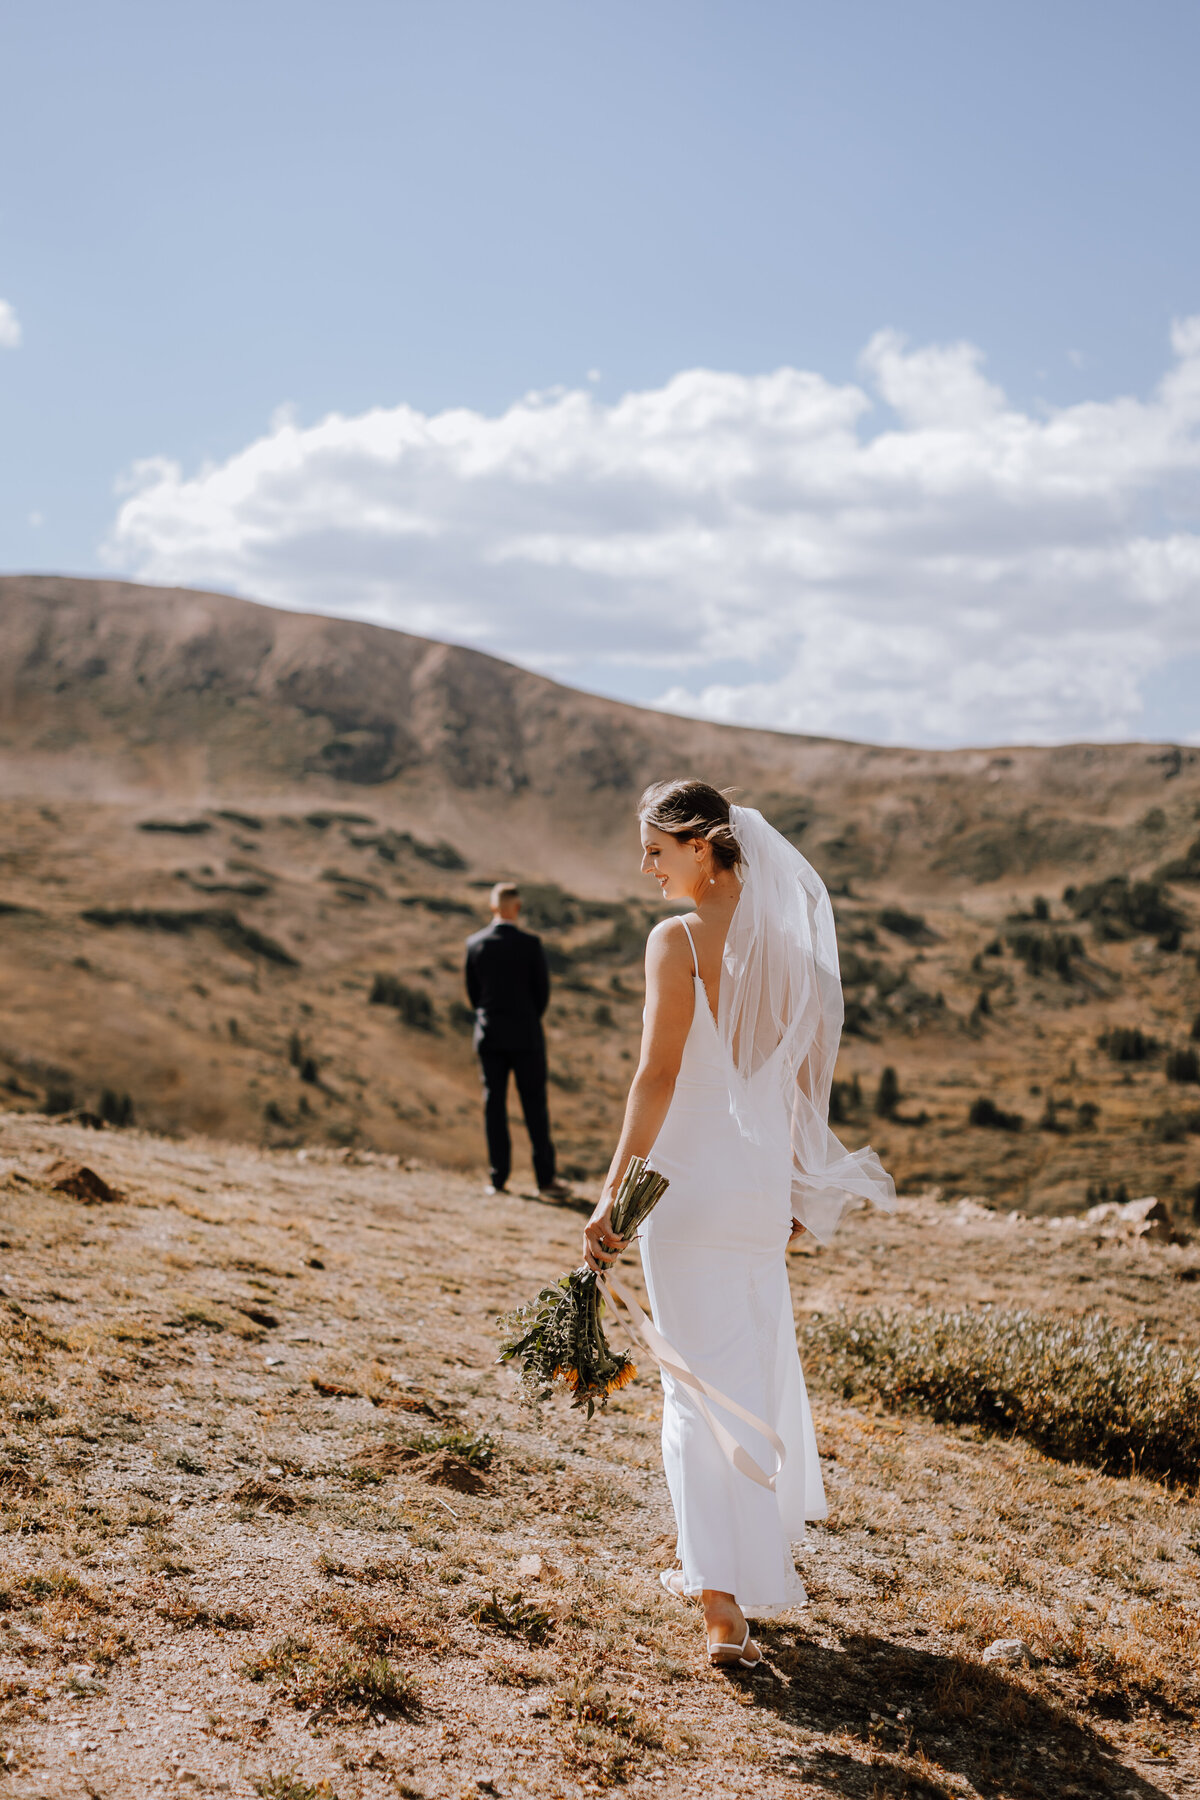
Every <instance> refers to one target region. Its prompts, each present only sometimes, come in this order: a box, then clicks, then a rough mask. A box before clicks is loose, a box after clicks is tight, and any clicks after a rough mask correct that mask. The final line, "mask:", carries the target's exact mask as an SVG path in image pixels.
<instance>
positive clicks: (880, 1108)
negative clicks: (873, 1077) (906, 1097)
mask: <svg viewBox="0 0 1200 1800" xmlns="http://www.w3.org/2000/svg"><path fill="white" fill-rule="evenodd" d="M899 1104H900V1083H899V1081H898V1079H897V1077H896V1071H895V1069H893V1067H892V1065H891V1063H889V1064H888V1065H887V1068H886V1069H885V1070H884V1071H883V1074H882V1075H881V1076H880V1077H879V1086H878V1087H877V1088H876V1090H875V1111H876V1113H877V1115H878V1116H879V1118H881V1119H890V1118H892V1117H893V1115H894V1114H895V1111H896V1108H897V1107H898V1106H899Z"/></svg>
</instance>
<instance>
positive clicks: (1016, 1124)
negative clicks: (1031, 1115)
mask: <svg viewBox="0 0 1200 1800" xmlns="http://www.w3.org/2000/svg"><path fill="white" fill-rule="evenodd" d="M1024 1123H1025V1120H1024V1118H1023V1117H1022V1115H1021V1114H1020V1113H1015V1112H1005V1111H1004V1109H1003V1108H1002V1107H999V1106H997V1105H996V1102H995V1101H994V1100H993V1099H991V1098H990V1097H989V1096H988V1095H987V1094H980V1095H979V1096H978V1098H976V1099H974V1100H972V1102H971V1108H970V1111H969V1112H968V1114H967V1124H968V1125H983V1126H986V1127H987V1128H988V1129H989V1130H991V1131H1020V1129H1021V1127H1022V1126H1023V1125H1024Z"/></svg>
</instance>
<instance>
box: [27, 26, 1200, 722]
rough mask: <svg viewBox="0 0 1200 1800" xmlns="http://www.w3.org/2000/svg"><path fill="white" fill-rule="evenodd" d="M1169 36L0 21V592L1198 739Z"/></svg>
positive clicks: (1198, 333)
mask: <svg viewBox="0 0 1200 1800" xmlns="http://www.w3.org/2000/svg"><path fill="white" fill-rule="evenodd" d="M1197 67H1200V9H1198V8H1197V7H1196V6H1195V5H1194V4H1193V3H1191V0H1141V3H1140V4H1134V3H1132V0H1131V3H1129V4H1124V3H1122V4H1114V3H1113V0H1086V3H1076V0H1039V4H1036V5H1034V4H1030V3H1027V0H1009V3H1008V4H1006V6H1004V7H1003V8H1000V7H993V8H983V7H968V6H963V5H961V3H951V0H947V3H942V0H909V3H908V4H907V5H906V6H904V7H897V6H896V5H895V4H894V0H887V3H876V0H839V4H838V5H837V6H836V7H833V6H829V5H828V4H820V5H814V4H807V3H806V0H791V3H790V4H775V3H772V0H728V3H726V4H710V3H708V0H687V3H683V0H678V3H677V0H636V3H633V0H607V3H606V5H605V6H604V7H597V6H585V5H583V4H582V3H569V0H557V3H550V0H505V4H504V5H497V4H496V3H495V0H439V3H438V4H436V5H434V4H430V3H429V0H421V3H420V4H417V3H410V0H339V4H337V5H336V6H335V5H333V4H331V3H329V0H326V3H325V4H313V3H312V0H237V3H236V4H232V3H230V0H206V4H205V5H204V7H203V8H184V7H164V6H162V5H161V3H160V0H105V4H104V5H103V6H96V5H95V4H94V3H93V0H86V3H81V0H4V4H3V5H2V6H0V571H3V572H17V571H24V570H39V571H55V572H64V573H69V574H81V575H89V574H90V575H104V574H120V575H125V576H128V577H130V578H133V579H137V580H143V581H146V582H151V583H159V584H164V585H174V584H178V585H185V586H201V587H213V588H219V589H223V590H226V591H231V592H235V593H240V594H244V595H246V596H247V597H249V598H254V599H259V600H264V601H267V602H269V603H271V604H276V605H282V606H293V607H298V608H301V609H304V610H309V611H315V612H328V613H335V614H340V615H343V616H347V617H353V618H360V619H371V620H374V621H377V622H380V623H385V624H391V625H395V626H399V627H402V628H405V629H409V630H415V631H419V632H422V633H425V634H427V635H430V636H435V637H444V638H448V639H451V640H453V641H455V642H459V643H468V644H473V645H476V646H477V647H479V648H481V649H485V650H488V651H491V652H494V653H496V654H498V655H501V656H505V657H508V658H510V659H511V660H513V661H516V662H519V663H521V664H523V665H525V666H527V667H530V668H534V669H538V670H540V671H542V672H544V673H546V674H549V675H552V676H554V677H556V678H557V679H560V680H563V681H567V682H571V683H573V684H575V685H578V686H581V687H585V688H589V689H592V690H595V691H599V692H602V693H607V694H611V695H615V696H617V697H619V698H625V699H630V700H634V701H637V702H639V703H642V704H650V705H657V706H660V707H663V708H665V709H667V710H677V711H680V712H685V713H690V714H696V715H700V716H706V717H712V718H718V719H723V720H727V721H730V722H735V723H746V724H759V725H773V726H779V727H783V728H786V729H789V730H797V731H815V732H821V733H832V734H835V735H838V736H845V737H854V738H862V739H868V740H870V741H874V742H880V743H913V744H926V745H935V746H936V745H952V744H964V743H981V744H996V743H1004V742H1038V743H1045V742H1056V741H1065V740H1069V739H1078V738H1089V739H1115V738H1130V737H1135V738H1167V739H1174V740H1177V741H1184V740H1187V741H1194V742H1200V217H1198V216H1197V215H1198V212H1200V204H1198V201H1197V195H1198V194H1200V179H1198V177H1200V167H1198V164H1200V108H1198V107H1197V106H1196V104H1195V93H1194V88H1195V70H1196V68H1197Z"/></svg>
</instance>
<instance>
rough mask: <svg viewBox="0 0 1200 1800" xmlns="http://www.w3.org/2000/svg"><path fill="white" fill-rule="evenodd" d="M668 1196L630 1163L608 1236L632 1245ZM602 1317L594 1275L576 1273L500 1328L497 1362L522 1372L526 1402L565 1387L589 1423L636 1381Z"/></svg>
mask: <svg viewBox="0 0 1200 1800" xmlns="http://www.w3.org/2000/svg"><path fill="white" fill-rule="evenodd" d="M666 1191H667V1178H666V1176H665V1175H660V1174H659V1173H658V1171H657V1170H656V1169H648V1168H647V1167H646V1164H645V1161H644V1159H643V1158H642V1157H640V1156H634V1157H631V1158H630V1161H629V1167H628V1168H627V1169H626V1171H625V1174H624V1175H623V1177H622V1179H621V1185H620V1187H619V1188H618V1189H617V1192H616V1197H615V1199H614V1200H613V1206H612V1215H611V1216H612V1230H613V1235H614V1236H615V1237H619V1238H626V1239H628V1238H631V1237H632V1236H633V1234H634V1232H635V1231H636V1230H637V1229H638V1227H639V1225H641V1224H642V1222H643V1220H645V1219H647V1218H648V1217H649V1215H650V1213H651V1211H652V1210H653V1208H654V1207H655V1206H656V1205H657V1204H658V1202H659V1201H660V1200H661V1199H662V1197H663V1195H664V1194H665V1193H666ZM603 1312H604V1301H603V1300H602V1298H601V1296H600V1293H599V1289H598V1286H597V1276H596V1273H595V1271H594V1270H592V1269H573V1270H572V1271H571V1273H570V1274H569V1275H564V1276H563V1277H562V1279H561V1280H560V1281H558V1282H556V1283H555V1284H554V1286H553V1287H545V1288H543V1289H542V1291H541V1293H540V1294H539V1295H538V1297H537V1299H536V1300H531V1301H530V1303H529V1305H528V1306H523V1307H521V1309H520V1310H519V1311H518V1312H513V1313H509V1314H508V1315H507V1316H506V1317H505V1318H503V1319H502V1320H501V1321H500V1324H501V1327H502V1329H503V1330H505V1331H506V1332H507V1334H508V1335H507V1337H506V1338H505V1340H504V1344H503V1347H502V1349H501V1351H500V1359H499V1360H500V1361H501V1362H517V1363H519V1364H520V1366H521V1386H522V1388H523V1389H524V1391H525V1395H526V1397H527V1398H528V1399H529V1400H531V1401H540V1400H547V1399H549V1397H550V1394H551V1392H552V1391H553V1387H554V1383H555V1382H556V1381H561V1382H562V1383H563V1385H564V1386H565V1387H568V1388H570V1390H571V1393H572V1395H573V1399H572V1401H571V1404H572V1406H586V1407H587V1416H588V1418H589V1419H590V1418H591V1416H592V1414H593V1413H594V1412H595V1410H596V1405H597V1402H599V1404H600V1405H601V1406H604V1405H605V1404H606V1402H607V1400H608V1396H609V1395H610V1394H615V1393H616V1391H617V1389H618V1388H623V1387H624V1386H625V1385H626V1383H627V1382H630V1381H632V1380H633V1378H634V1376H635V1375H636V1374H637V1370H636V1368H635V1367H634V1365H633V1363H632V1362H631V1361H630V1359H629V1358H628V1357H627V1356H626V1355H625V1354H624V1352H620V1353H617V1352H614V1351H613V1350H612V1349H611V1348H610V1346H609V1343H608V1340H607V1338H606V1337H605V1335H604V1326H603V1325H602V1324H601V1317H602V1315H603Z"/></svg>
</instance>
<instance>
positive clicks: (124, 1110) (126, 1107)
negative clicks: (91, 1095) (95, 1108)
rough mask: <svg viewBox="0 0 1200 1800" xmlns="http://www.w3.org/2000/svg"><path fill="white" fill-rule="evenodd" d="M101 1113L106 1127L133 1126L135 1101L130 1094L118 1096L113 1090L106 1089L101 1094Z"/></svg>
mask: <svg viewBox="0 0 1200 1800" xmlns="http://www.w3.org/2000/svg"><path fill="white" fill-rule="evenodd" d="M99 1111H100V1117H101V1118H102V1119H103V1120H104V1123H105V1124H106V1125H116V1126H119V1127H124V1126H128V1125H132V1124H133V1101H132V1100H131V1099H130V1097H129V1095H128V1094H118V1093H116V1092H115V1090H114V1089H113V1088H105V1090H104V1092H103V1093H102V1094H101V1096H100V1108H99Z"/></svg>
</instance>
